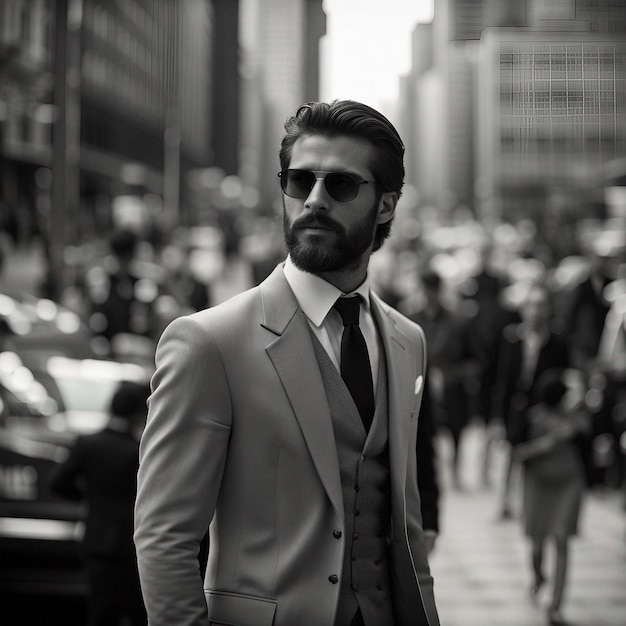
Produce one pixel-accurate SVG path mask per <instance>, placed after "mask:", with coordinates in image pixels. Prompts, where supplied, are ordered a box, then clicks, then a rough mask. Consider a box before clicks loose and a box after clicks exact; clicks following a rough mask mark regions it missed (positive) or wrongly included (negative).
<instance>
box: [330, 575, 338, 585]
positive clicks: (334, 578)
mask: <svg viewBox="0 0 626 626" xmlns="http://www.w3.org/2000/svg"><path fill="white" fill-rule="evenodd" d="M328 580H329V581H330V582H331V583H332V584H333V585H336V584H337V583H338V582H339V576H337V574H331V575H330V576H329V577H328Z"/></svg>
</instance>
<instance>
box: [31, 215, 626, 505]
mask: <svg viewBox="0 0 626 626" xmlns="http://www.w3.org/2000/svg"><path fill="white" fill-rule="evenodd" d="M226 222H227V223H226ZM226 222H224V221H223V220H222V221H221V222H215V223H214V224H211V225H206V226H196V227H183V226H181V227H178V228H175V229H172V230H167V229H163V228H161V229H158V228H155V227H151V226H149V227H147V226H145V225H143V226H140V227H137V225H125V226H118V227H116V228H115V229H114V230H113V231H112V232H111V233H109V234H108V235H107V236H106V237H103V238H102V239H100V240H95V241H91V242H87V243H84V244H80V245H75V246H70V247H68V248H67V250H66V253H65V261H66V267H67V279H66V284H65V288H64V290H63V292H62V293H61V294H60V295H59V296H58V299H59V300H60V302H61V304H63V305H64V306H66V307H67V308H69V309H70V310H72V311H74V312H76V313H78V314H79V315H80V316H81V317H82V318H83V319H84V320H86V321H87V322H88V325H89V327H90V328H91V330H92V331H93V333H94V334H95V335H96V337H97V338H98V341H99V342H100V350H101V352H102V354H107V353H108V354H113V355H115V356H117V357H124V358H125V359H126V360H128V359H131V360H132V359H133V358H143V359H144V360H145V359H148V360H149V359H150V358H151V356H152V353H153V351H154V346H155V344H156V341H157V340H158V337H159V336H160V334H161V332H162V330H163V329H164V328H165V326H166V325H167V324H168V323H169V322H170V321H171V320H172V319H174V318H175V317H178V316H179V315H184V314H186V313H189V312H192V311H197V310H200V309H203V308H205V307H208V306H211V305H213V304H216V303H218V302H219V301H221V300H223V299H225V298H226V297H228V296H230V295H233V294H234V293H236V292H237V291H241V290H243V289H245V288H247V287H250V286H252V285H254V284H258V283H259V282H260V281H261V280H263V279H264V278H265V277H266V276H267V275H268V274H269V273H270V272H271V270H272V269H273V268H274V266H275V265H276V263H278V262H279V261H280V260H281V259H282V258H283V256H284V251H283V247H282V229H281V224H280V220H279V219H278V218H277V217H252V216H250V215H247V216H243V217H241V218H240V219H239V218H238V219H233V218H232V216H231V219H229V220H227V221H226ZM580 239H581V241H580V243H578V244H577V245H570V246H569V247H568V249H567V254H564V253H563V250H559V249H557V244H554V245H549V244H548V243H546V237H545V236H544V233H542V232H541V229H540V228H539V227H538V226H537V225H536V224H535V223H533V222H532V221H530V220H521V221H519V222H518V223H516V224H511V223H502V224H500V225H498V226H496V227H494V228H492V229H490V231H488V230H487V229H486V228H485V227H484V225H482V224H481V223H480V222H479V221H477V220H476V219H474V218H473V217H472V216H471V214H469V213H464V212H459V213H458V214H457V215H454V216H453V217H452V218H451V219H448V220H447V221H446V222H445V223H444V222H442V221H441V220H440V219H435V218H433V216H432V215H430V214H428V213H426V214H425V215H420V216H419V219H417V218H415V219H412V218H410V217H405V218H404V219H402V218H401V221H400V222H399V223H398V224H396V226H395V227H394V232H393V233H392V237H391V240H390V241H389V243H388V245H386V246H385V247H384V248H383V249H382V250H381V251H379V252H378V253H377V254H376V255H374V256H373V258H372V263H371V265H370V271H371V274H372V276H371V278H372V281H373V284H374V286H375V289H376V290H377V291H378V293H379V294H380V295H381V296H382V297H383V299H385V300H386V301H387V302H389V303H390V304H391V305H393V306H395V307H396V308H398V309H399V310H400V311H401V312H403V313H404V314H406V315H407V316H409V317H410V318H412V319H413V320H415V321H417V322H418V323H419V324H420V325H421V326H422V328H423V329H424V331H425V334H426V338H427V341H428V349H429V383H430V391H431V396H432V402H433V415H434V420H435V427H436V430H437V432H441V433H446V435H449V436H450V437H451V441H452V443H453V447H454V450H455V454H454V461H453V463H454V468H456V467H458V458H459V455H460V454H462V435H463V431H464V428H465V427H466V426H467V425H468V424H469V423H470V422H472V421H474V422H476V421H477V422H478V423H481V424H484V425H485V453H484V466H483V468H482V474H483V479H484V482H485V484H488V483H489V482H490V480H491V473H490V456H491V449H492V447H493V445H494V443H495V442H498V441H502V440H504V441H506V440H507V426H510V424H507V422H508V421H510V419H511V413H512V410H511V404H512V403H513V404H515V402H517V401H519V398H518V397H517V396H518V395H519V392H520V389H523V388H524V387H525V385H526V387H528V384H527V383H523V382H521V381H520V380H513V379H514V378H515V377H516V375H517V376H518V377H519V372H518V373H515V372H513V373H511V371H509V370H510V369H511V367H510V363H509V364H508V366H507V363H506V362H505V360H506V359H509V361H510V359H511V356H510V354H509V352H510V344H511V342H515V341H518V342H520V343H521V344H522V345H525V342H524V341H523V336H524V333H525V332H526V329H527V328H528V327H529V326H533V325H536V326H538V329H537V332H538V335H539V336H543V335H544V334H545V333H547V332H548V331H550V332H553V333H555V334H556V335H557V336H558V337H559V338H560V340H562V341H563V342H564V344H565V346H566V352H567V356H566V357H564V358H563V359H561V361H559V362H558V363H556V364H555V366H558V367H561V368H562V369H567V370H574V371H576V372H579V373H580V376H578V377H571V376H570V378H571V379H572V380H573V379H575V380H577V381H578V384H579V385H580V386H581V388H580V389H579V390H578V392H579V394H580V396H581V402H582V404H583V405H584V408H585V410H586V411H587V412H588V414H589V416H590V425H589V442H588V443H589V445H588V450H587V457H586V459H585V462H586V471H587V474H588V479H589V481H590V484H592V485H607V486H610V487H614V488H623V487H624V486H625V485H626V477H625V476H626V461H625V459H626V449H625V448H626V434H624V433H625V431H626V388H625V385H624V382H625V380H626V341H625V330H624V326H625V323H624V320H625V317H624V316H625V314H626V258H625V256H624V250H623V249H622V248H620V247H617V248H615V249H608V248H607V247H606V246H603V245H602V242H601V241H600V240H599V239H598V238H595V239H593V238H588V239H587V240H585V239H584V238H580ZM561 243H562V242H561ZM537 285H541V286H543V287H544V288H545V290H546V293H547V298H548V300H549V303H548V305H547V306H546V311H545V312H542V313H541V314H539V315H538V316H537V315H535V313H534V312H531V311H528V310H525V306H524V304H525V302H526V301H527V298H528V295H529V293H531V291H532V289H533V288H534V287H535V286H537ZM39 291H40V292H41V293H40V295H48V294H46V279H45V275H44V276H43V277H42V280H41V284H40V289H39ZM528 308H529V307H526V309H528ZM535 317H538V318H540V319H534V318H535ZM530 318H533V319H530ZM507 346H508V347H507ZM534 358H535V361H537V360H538V357H537V356H536V355H535V357H534ZM536 367H537V363H535V368H536ZM507 368H508V369H507ZM539 368H541V366H540V365H539ZM507 376H508V377H509V379H508V380H507V379H506V377H507ZM531 378H532V376H531ZM526 391H529V388H527V389H526ZM516 394H517V395H516ZM454 468H453V476H454V480H455V483H456V484H458V485H459V486H461V482H462V480H461V477H460V476H458V474H457V473H456V471H455V469H454ZM502 507H503V513H504V514H505V515H506V509H507V504H506V497H504V499H503V504H502Z"/></svg>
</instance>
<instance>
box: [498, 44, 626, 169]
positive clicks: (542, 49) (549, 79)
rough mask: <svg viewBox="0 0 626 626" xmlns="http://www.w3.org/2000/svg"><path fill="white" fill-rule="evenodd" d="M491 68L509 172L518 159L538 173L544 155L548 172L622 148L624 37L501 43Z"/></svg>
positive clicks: (625, 128)
mask: <svg viewBox="0 0 626 626" xmlns="http://www.w3.org/2000/svg"><path fill="white" fill-rule="evenodd" d="M499 68H500V71H499V75H500V81H499V90H500V94H499V95H500V142H501V149H502V154H503V157H504V158H505V161H506V160H507V158H508V161H509V165H510V166H511V168H515V169H511V170H510V173H511V174H512V175H513V174H514V172H515V171H519V167H520V165H521V166H522V167H525V168H527V169H529V170H531V172H532V173H533V174H540V173H541V171H542V168H544V167H545V161H546V160H549V161H550V164H551V168H550V169H551V170H552V173H554V170H555V169H556V170H562V171H566V170H567V167H568V166H569V165H571V162H572V159H576V160H577V161H579V162H585V163H587V164H588V165H590V166H593V165H594V164H595V165H600V164H601V162H604V161H606V160H607V159H612V158H616V157H617V156H620V155H622V154H624V153H625V152H626V106H625V102H626V42H623V43H622V42H606V43H603V42H590V43H551V42H542V43H537V42H523V41H515V42H513V41H508V42H504V41H502V42H500V48H499ZM561 155H563V156H564V157H565V158H563V159H559V158H557V157H559V156H561ZM525 157H528V158H525ZM503 166H504V168H503V174H505V173H506V169H507V168H506V163H504V164H503ZM544 171H545V170H544Z"/></svg>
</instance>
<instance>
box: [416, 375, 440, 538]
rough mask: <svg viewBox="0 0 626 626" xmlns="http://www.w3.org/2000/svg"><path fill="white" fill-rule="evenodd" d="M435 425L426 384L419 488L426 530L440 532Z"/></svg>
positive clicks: (419, 435)
mask: <svg viewBox="0 0 626 626" xmlns="http://www.w3.org/2000/svg"><path fill="white" fill-rule="evenodd" d="M434 436H435V424H434V415H433V412H432V405H431V399H430V393H429V391H428V383H425V384H424V394H423V396H422V406H421V409H420V415H419V422H418V425H417V488H418V490H419V494H420V509H421V512H422V526H423V528H424V530H434V531H435V532H439V483H438V480H437V468H436V463H435V447H434V442H433V439H434Z"/></svg>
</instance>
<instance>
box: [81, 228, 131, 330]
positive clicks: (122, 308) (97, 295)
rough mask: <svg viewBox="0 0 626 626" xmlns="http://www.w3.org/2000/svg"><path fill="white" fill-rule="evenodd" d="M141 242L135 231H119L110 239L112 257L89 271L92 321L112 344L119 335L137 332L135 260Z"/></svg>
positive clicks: (88, 290) (88, 283)
mask: <svg viewBox="0 0 626 626" xmlns="http://www.w3.org/2000/svg"><path fill="white" fill-rule="evenodd" d="M138 243H139V236H138V235H137V234H136V233H135V232H134V231H132V230H129V229H127V228H119V229H116V230H115V231H114V232H113V233H112V234H111V236H110V237H109V255H108V256H107V257H106V258H105V259H104V262H103V264H102V265H101V266H94V267H92V268H91V269H90V270H89V271H88V272H87V276H86V282H87V294H88V298H89V301H90V307H91V311H90V313H91V320H90V322H91V324H92V327H93V328H94V330H96V332H98V333H99V334H101V335H103V336H104V337H106V338H107V339H108V340H109V341H112V340H113V339H114V337H115V336H116V335H118V334H122V333H124V334H127V333H136V326H135V325H134V324H133V322H134V318H135V316H136V309H137V308H138V300H137V292H136V285H137V282H138V281H139V276H138V274H137V272H136V271H135V267H134V266H133V261H134V259H135V254H136V250H137V245H138Z"/></svg>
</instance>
